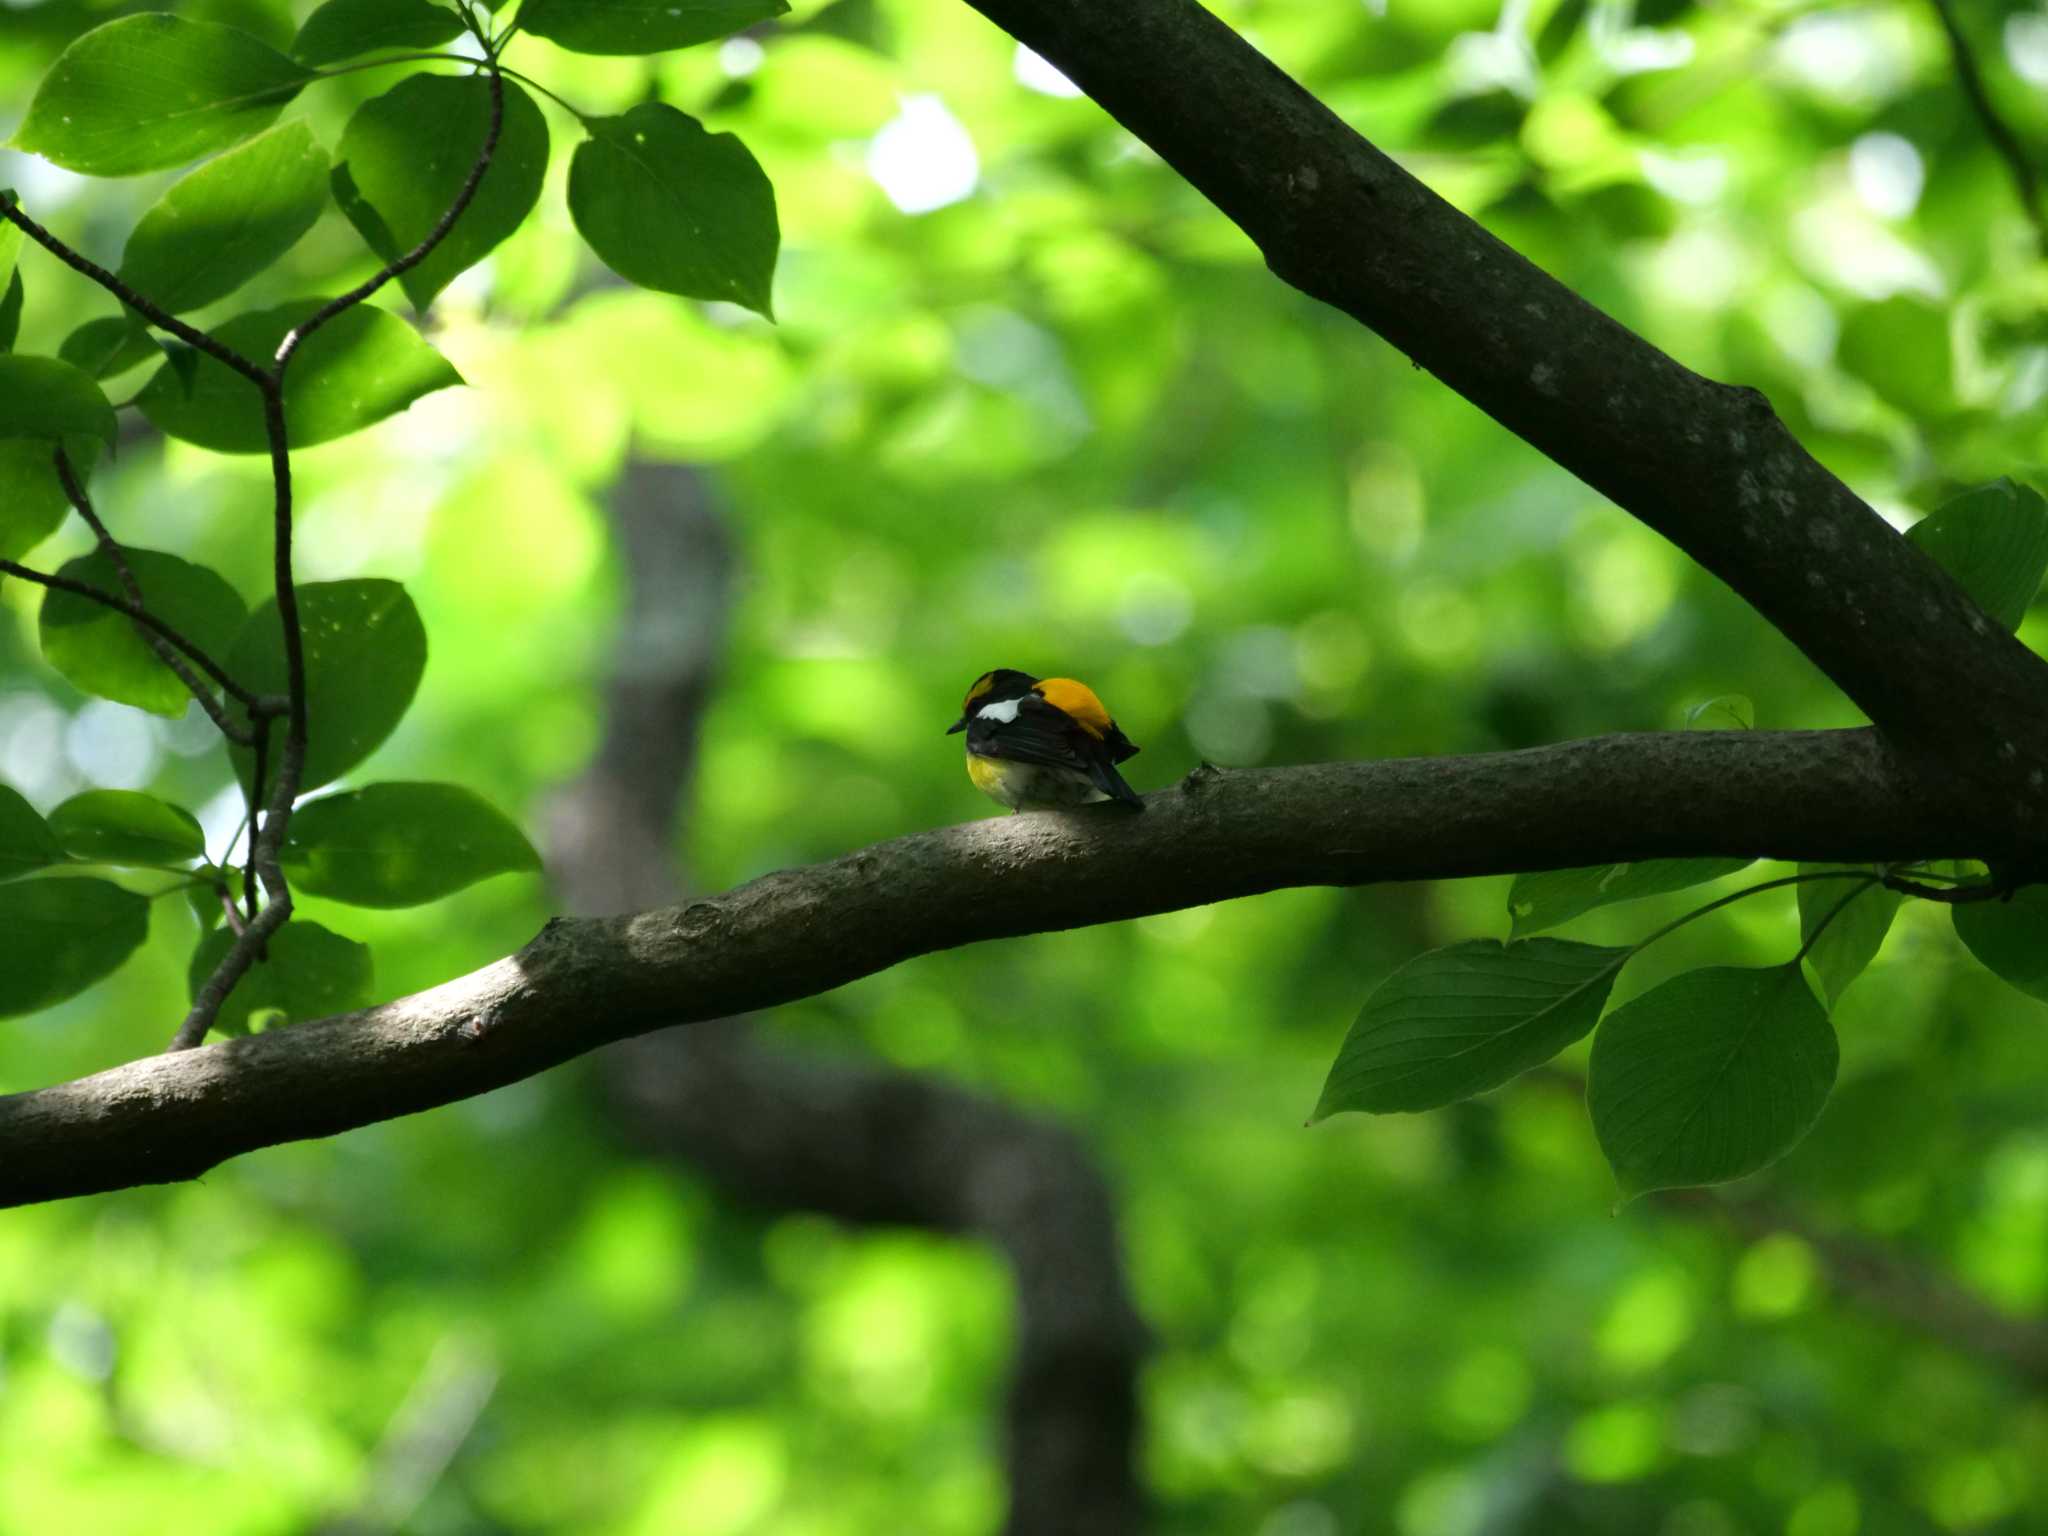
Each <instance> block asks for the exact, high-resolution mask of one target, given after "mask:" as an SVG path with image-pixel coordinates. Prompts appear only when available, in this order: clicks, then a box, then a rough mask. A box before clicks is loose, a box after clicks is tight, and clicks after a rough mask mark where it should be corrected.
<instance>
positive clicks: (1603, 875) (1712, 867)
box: [1508, 859, 1756, 939]
mask: <svg viewBox="0 0 2048 1536" xmlns="http://www.w3.org/2000/svg"><path fill="white" fill-rule="evenodd" d="M1754 862H1756V861H1755V860H1753V859H1644V860H1642V861H1641V862H1639V863H1635V864H1595V865H1593V866H1592V867H1591V868H1588V869H1552V870H1546V871H1544V872H1543V873H1542V874H1540V875H1517V876H1515V883H1514V885H1513V886H1512V887H1511V888H1510V889H1509V891H1508V916H1509V918H1510V919H1511V920H1512V929H1511V934H1512V937H1514V938H1518V939H1519V938H1521V937H1522V936H1523V935H1524V934H1530V933H1536V932H1539V931H1541V930H1542V929H1545V928H1555V927H1556V926H1557V925H1558V924H1559V923H1564V922H1569V921H1571V919H1573V918H1575V917H1578V916H1579V915H1580V914H1582V913H1586V912H1591V911H1592V910H1593V909H1594V908H1595V907H1605V906H1611V905H1613V904H1614V903H1615V902H1617V901H1635V900H1638V899H1639V898H1641V897H1644V896H1662V895H1664V894H1666V893H1667V892H1670V891H1682V890H1684V889H1685V888H1686V887H1687V886H1689V885H1702V884H1704V883H1705V882H1707V881H1709V880H1719V879H1720V878H1721V877H1722V876H1723V875H1732V874H1734V873H1735V872H1736V871H1737V870H1738V869H1747V868H1748V867H1749V866H1750V865H1751V864H1753V863H1754Z"/></svg>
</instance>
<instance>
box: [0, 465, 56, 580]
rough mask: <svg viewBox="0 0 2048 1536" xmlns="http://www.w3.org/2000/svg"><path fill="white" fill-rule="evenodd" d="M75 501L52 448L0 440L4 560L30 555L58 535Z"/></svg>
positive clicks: (1, 550)
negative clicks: (59, 476)
mask: <svg viewBox="0 0 2048 1536" xmlns="http://www.w3.org/2000/svg"><path fill="white" fill-rule="evenodd" d="M70 510H71V501H70V499H69V498H68V497H66V496H65V494H64V487H63V485H62V484H61V483H59V481H58V479H57V471H56V468H55V466H54V465H53V464H52V463H51V461H50V445H49V444H48V443H46V442H43V441H41V440H39V439H37V438H32V437H9V438H0V560H13V559H16V558H18V557H19V556H21V555H25V554H27V553H28V552H29V551H30V550H31V549H34V548H35V547H36V545H38V544H40V543H42V542H43V540H44V539H47V538H48V537H49V536H50V535H51V534H53V533H55V532H56V531H57V529H58V526H59V525H60V524H62V523H63V521H64V516H65V514H66V513H68V512H69V511H70Z"/></svg>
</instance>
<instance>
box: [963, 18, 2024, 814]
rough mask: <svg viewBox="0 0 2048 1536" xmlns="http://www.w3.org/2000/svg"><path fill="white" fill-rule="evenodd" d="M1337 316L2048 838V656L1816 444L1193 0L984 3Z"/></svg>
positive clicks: (1999, 808) (1897, 733) (1910, 744)
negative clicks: (1591, 290)
mask: <svg viewBox="0 0 2048 1536" xmlns="http://www.w3.org/2000/svg"><path fill="white" fill-rule="evenodd" d="M969 3H970V4H972V5H973V6H974V7H975V9H977V10H979V11H980V12H982V14H984V15H985V16H987V17H988V18H989V19H990V20H991V21H993V22H994V23H995V24H996V25H997V26H999V27H1001V28H1002V29H1003V30H1004V31H1006V32H1008V33H1010V34H1011V35H1012V36H1013V37H1015V38H1017V39H1018V40H1019V41H1021V42H1023V43H1025V44H1026V45H1028V46H1029V47H1031V48H1032V49H1033V50H1035V51H1036V52H1038V53H1040V54H1042V55H1044V56H1045V57H1046V58H1047V59H1049V60H1051V61H1052V62H1053V63H1054V64H1056V65H1057V66H1059V68H1060V69H1061V70H1063V71H1065V73H1066V74H1067V75H1068V76H1069V77H1070V78H1072V79H1073V80H1074V81H1075V82H1076V83H1077V84H1078V85H1080V86H1081V87H1082V89H1084V90H1085V91H1086V92H1087V93H1088V94H1089V95H1090V96H1091V97H1093V98H1094V99H1095V101H1096V102H1097V103H1099V104H1100V105H1101V106H1102V107H1103V108H1104V109H1105V110H1107V111H1108V112H1109V114H1110V115H1111V116H1112V117H1114V118H1115V119H1116V120H1117V121H1118V122H1119V123H1121V124H1123V125H1124V126H1125V127H1126V128H1128V129H1129V130H1130V131H1131V132H1132V133H1133V134H1135V135H1136V136H1137V137H1138V138H1139V139H1141V140H1143V141H1144V142H1145V143H1146V144H1147V145H1149V146H1150V147H1151V148H1152V149H1153V150H1155V151H1157V153H1158V154H1159V155H1160V157H1161V158H1162V159H1164V160H1165V161H1166V162H1167V163H1168V164H1170V165H1171V166H1173V168H1174V169H1175V170H1177V171H1179V172H1180V173H1181V174H1182V175H1184V176H1185V177H1187V179H1188V180H1189V181H1190V182H1192V183H1193V184H1194V185H1195V186H1196V187H1197V188H1198V189H1199V190H1200V191H1201V192H1202V193H1203V194H1204V195H1206V196H1207V197H1208V198H1209V199H1210V200H1211V201H1212V202H1214V203H1215V204H1216V206H1217V207H1218V208H1220V209H1221V210H1222V211H1223V212H1224V213H1225V214H1227V215H1228V216H1229V217H1230V218H1231V219H1232V220H1233V221H1234V222H1235V223H1236V224H1237V225H1238V226H1239V227H1240V228H1242V229H1243V230H1244V231H1245V233H1246V234H1248V235H1249V236H1250V237H1251V238H1252V239H1253V241H1255V242H1256V243H1257V244H1258V246H1259V248H1260V250H1261V251H1262V252H1263V253H1264V254H1265V257H1266V261H1267V264H1268V265H1269V266H1271V267H1272V269H1273V271H1274V272H1275V273H1276V274H1277V275H1278V276H1280V277H1281V278H1283V279H1285V280H1286V281H1288V282H1290V283H1292V284H1293V285H1294V286H1296V287H1297V288H1300V289H1301V290H1302V291H1303V292H1305V293H1307V294H1310V295H1312V296H1313V297H1315V298H1318V299H1321V300H1323V301H1324V302H1325V303H1328V304H1330V305H1332V306H1333V307H1335V308H1337V309H1340V310H1342V311H1344V312H1345V313H1346V314H1349V315H1351V316H1352V317H1354V318H1355V319H1357V320H1359V321H1360V322H1362V323H1363V324H1365V325H1366V326H1368V327H1370V328H1371V329H1372V330H1373V331H1375V332H1377V333H1378V334H1379V335H1380V336H1382V337H1384V338H1385V339H1386V340H1387V341H1389V342H1391V343H1393V345H1395V346H1396V347H1398V348H1400V349H1401V351H1403V352H1404V353H1406V354H1407V355H1408V356H1409V357H1410V358H1412V359H1413V360H1414V361H1415V362H1416V363H1417V364H1419V365H1420V366H1422V367H1424V368H1427V369H1428V370H1429V371H1430V372H1431V373H1433V374H1435V375H1436V376H1437V377H1438V378H1440V379H1442V380H1443V381H1444V382H1445V383H1446V384H1448V385H1449V386H1450V387H1451V388H1452V389H1454V390H1456V391H1457V392H1458V393H1459V394H1461V395H1463V396H1464V397H1465V398H1466V399H1468V400H1470V401H1471V402H1472V403H1473V404H1475V405H1477V406H1478V407H1479V408H1480V409H1482V410H1484V411H1485V412H1486V413H1487V414H1488V415H1490V416H1492V417H1493V418H1494V419H1495V420H1496V421H1498V422H1500V423H1501V424H1502V425H1503V426H1505V427H1507V428H1508V429H1509V430H1510V431H1512V432H1514V433H1516V434H1517V435H1518V436H1520V437H1522V438H1523V439H1525V440H1526V441H1527V442H1529V443H1530V444H1532V445H1533V446H1535V447H1536V448H1538V449H1540V450H1541V451H1542V452H1543V453H1545V454H1547V455H1548V456H1549V457H1550V458H1552V459H1553V460H1555V461H1556V462H1557V463H1558V464H1560V465H1562V466H1564V467H1565V468H1566V469H1568V470H1570V471H1571V472H1572V473H1573V474H1575V475H1577V476H1579V478H1581V479H1582V480H1584V481H1585V482H1586V483H1587V484H1588V485H1591V486H1593V487H1594V488H1595V489H1597V490H1599V491H1601V492H1602V493H1604V494H1605V495H1607V496H1609V497H1611V498H1612V499H1613V500H1614V501H1615V502H1616V503H1617V504H1618V505H1619V506H1621V507H1622V508H1623V509H1625V510H1626V511H1628V512H1630V513H1632V514H1633V515H1634V516H1636V517H1637V518H1639V519H1641V520H1642V521H1643V522H1644V523H1646V524H1648V525H1649V526H1650V527H1652V528H1654V529H1656V530H1657V531H1658V532H1659V533H1661V534H1663V535H1664V536H1665V537H1666V538H1668V539H1670V540H1671V541H1672V542H1673V543H1674V544H1676V545H1677V546H1678V547H1679V548H1680V549H1683V550H1684V551H1685V552H1686V553H1687V554H1689V555H1691V556H1692V557H1693V558H1694V559H1695V560H1697V561H1699V562H1700V564H1702V565H1704V566H1705V567H1706V568H1707V569H1708V570H1710V571H1712V572H1713V573H1714V574H1715V575H1717V576H1719V577H1720V578H1721V579H1722V580H1723V581H1725V582H1727V583H1728V585H1729V586H1730V587H1732V588H1734V590H1735V591H1736V592H1737V593H1739V594H1740V595H1741V596H1742V597H1743V598H1745V599H1746V600H1747V601H1748V602H1749V603H1751V604H1752V605H1753V606H1754V607H1755V608H1756V609H1757V610H1758V611H1759V612H1760V613H1762V614H1763V616H1764V617H1765V618H1766V619H1768V620H1769V621H1770V622H1771V623H1772V624H1774V625H1776V626H1777V627H1778V628H1779V629H1780V630H1781V631H1782V632H1783V633H1784V634H1785V635H1786V636H1787V637H1788V638H1789V639H1790V640H1791V641H1792V642H1793V643H1794V644H1796V645H1797V646H1798V647H1799V648H1800V649H1801V650H1802V651H1804V652H1805V653H1806V654H1807V656H1809V657H1810V658H1811V659H1812V660H1813V661H1814V662H1815V664H1816V665H1818V666H1819V667H1820V668H1821V669H1822V670H1823V671H1824V672H1826V673H1827V674H1828V676H1829V677H1831V678H1832V679H1833V680H1834V681H1835V683H1836V684H1837V685H1838V686H1840V687H1841V689H1842V690H1843V691H1844V692H1845V693H1846V694H1848V696H1849V697H1850V698H1851V699H1852V700H1854V701H1855V703H1856V704H1857V706H1858V707H1859V708H1860V709H1862V710H1863V711H1864V713H1865V714H1867V715H1868V716H1869V717H1870V719H1871V720H1872V721H1873V722H1874V723H1875V724H1876V725H1878V726H1879V727H1880V728H1881V729H1883V730H1884V731H1885V732H1886V733H1887V735H1889V736H1890V737H1891V738H1892V740H1894V741H1895V742H1897V743H1898V744H1899V745H1900V746H1901V747H1902V748H1903V749H1904V750H1906V751H1908V752H1910V753H1912V754H1913V755H1915V756H1916V757H1919V758H1922V759H1924V760H1929V761H1939V762H1941V763H1942V764H1944V765H1945V766H1946V767H1947V768H1948V769H1949V770H1950V771H1951V772H1954V773H1957V774H1959V775H1961V776H1962V777H1964V778H1965V779H1966V780H1969V781H1972V782H1973V783H1974V786H1975V787H1974V789H1973V791H1972V793H1971V794H1970V795H1969V796H1968V798H1971V799H1974V801H1975V803H1976V806H1977V808H1978V810H1979V812H1980V814H1982V815H1983V816H1984V817H1985V820H1986V825H1987V826H1990V825H1993V824H1994V823H2000V824H2003V825H2006V826H2008V827H2016V828H2017V829H2018V832H2019V834H2020V835H2021V836H2023V837H2024V838H2025V839H2026V840H2028V841H2031V842H2034V843H2037V844H2048V773H2044V772H2043V771H2041V770H2039V769H2038V768H2036V767H2035V766H2034V765H2037V764H2040V763H2042V762H2044V761H2048V666H2044V665H2043V664H2042V662H2041V661H2040V660H2039V658H2037V657H2035V656H2034V655H2032V654H2031V653H2030V652H2029V651H2027V650H2026V648H2025V647H2023V646H2022V645H2020V644H2019V642H2018V641H2017V640H2015V639H2014V638H2013V637H2012V636H2011V635H2010V634H2007V633H2005V632H2004V631H2003V630H2002V629H2001V628H2000V627H1999V626H1998V625H1996V624H1995V623H1993V622H1992V621H1991V620H1989V619H1988V618H1986V616H1985V615H1984V614H1983V613H1982V612H1981V611H1980V610H1979V609H1978V608H1977V606H1976V605H1975V604H1974V603H1973V602H1971V601H1970V600H1969V598H1968V597H1966V596H1965V595H1964V594H1963V592H1962V590H1961V589H1960V588H1958V587H1957V586H1956V585H1955V584H1954V583H1953V582H1952V581H1950V580H1949V578H1948V577H1947V575H1946V574H1945V573H1944V572H1942V571H1941V570H1939V569H1938V568H1937V567H1936V566H1935V565H1934V563H1933V562H1932V561H1930V560H1928V559H1926V558H1925V557H1924V556H1922V555H1921V554H1920V553H1919V551H1918V550H1916V549H1914V548H1913V547H1912V546H1911V545H1910V544H1908V543H1907V542H1906V541H1905V540H1904V539H1902V538H1900V537H1899V536H1898V535H1897V534H1896V533H1894V532H1893V531H1892V529H1891V527H1890V526H1889V525H1888V524H1887V523H1885V521H1884V520H1883V519H1882V518H1880V517H1879V516H1878V515H1877V514H1876V513H1875V512H1874V511H1872V510H1871V509H1870V508H1869V507H1868V506H1866V505H1865V504H1864V503H1863V502H1862V501H1861V500H1860V499H1859V498H1858V497H1857V496H1856V495H1855V494H1854V493H1853V492H1852V491H1850V490H1849V488H1848V487H1847V486H1845V485H1843V484H1842V482H1841V481H1839V480H1837V479H1836V478H1835V477H1834V476H1833V475H1831V474H1830V473H1828V471H1827V470H1825V469H1824V468H1822V467H1821V465H1820V464H1819V463H1818V462H1817V461H1816V460H1815V459H1814V458H1813V457H1812V456H1811V455H1810V454H1808V453H1807V452H1806V450H1805V449H1804V448H1802V447H1801V446H1800V445H1799V443H1798V442H1797V441H1796V440H1794V438H1793V437H1792V435H1791V434H1790V433H1789V432H1788V431H1787V430H1786V429H1785V427H1784V425H1783V424H1782V423H1781V422H1780V421H1779V420H1778V418H1777V417H1776V415H1775V414H1774V413H1773V412H1772V410H1771V408H1770V405H1769V404H1768V402H1767V401H1766V400H1765V399H1764V397H1763V396H1762V395H1761V394H1759V393H1758V392H1757V391H1755V390H1753V389H1742V388H1731V387H1729V386H1727V385H1724V384H1717V383H1714V382H1713V381H1711V380H1708V379H1704V378H1702V377H1700V376H1699V375H1698V374H1696V373H1693V372H1692V371H1691V370H1689V369H1687V368H1685V367H1683V366H1681V365H1680V364H1679V363H1677V362H1675V361H1673V360H1672V359H1671V358H1670V357H1667V356H1666V355H1665V354H1664V353H1662V352H1660V351H1659V350H1658V349H1657V348H1656V347H1654V346H1652V345H1651V344H1650V343H1649V342H1647V341H1645V340H1644V339H1643V338H1642V337H1640V336H1637V335H1636V334H1634V333H1633V332H1632V331H1630V330H1629V329H1628V328H1627V327H1625V326H1623V325H1622V324H1620V323H1619V322H1618V321H1616V320H1614V319H1612V318H1611V317H1609V316H1608V315H1606V314H1604V313H1602V312H1601V311H1600V310H1599V309H1597V308H1595V307H1594V306H1593V305H1591V304H1589V303H1587V302H1586V301H1585V300H1584V299H1582V298H1580V297H1579V296H1578V295H1577V294H1575V293H1573V292H1572V291H1571V290H1570V289H1568V288H1566V287H1565V286H1564V285H1563V284H1562V283H1559V282H1558V281H1557V280H1556V279H1554V278H1552V277H1551V276H1549V275H1548V274H1547V273H1545V272H1543V271H1541V270H1540V269H1539V268H1537V267H1536V266H1534V265H1533V264H1532V263H1530V262H1529V261H1527V260H1525V259H1524V258H1523V257H1522V256H1520V255H1519V254H1517V253H1516V252H1515V251H1513V250H1511V249H1509V248H1508V247H1507V246H1506V245H1504V244H1502V243H1501V242H1500V241H1499V240H1497V239H1495V238H1494V237H1493V236H1492V235H1491V234H1489V233H1488V232H1487V231H1486V230H1484V229H1483V228H1481V227H1480V226H1479V225H1478V224H1477V223H1475V222H1474V221H1473V220H1472V219H1470V218H1468V217H1467V216H1466V215H1464V214H1463V213H1460V212H1459V211H1458V210H1457V209H1455V208H1453V207H1452V206H1451V205H1450V204H1449V203H1447V202H1445V201H1444V200H1443V199H1442V198H1440V197H1438V196H1437V195H1436V194H1435V193H1434V192H1432V191H1430V190H1429V188H1427V187H1425V186H1424V185H1423V184H1422V183H1421V182H1419V181H1417V180H1416V179H1415V178H1414V177H1413V176H1411V175H1409V174H1408V173H1407V172H1406V171H1405V170H1403V169H1402V168H1401V167H1400V166H1399V165H1397V164H1396V163H1395V162H1394V161H1393V160H1392V159H1390V158H1389V157H1388V156H1386V155H1385V154H1383V153H1381V152H1380V151H1379V150H1378V149H1376V148H1374V147H1373V146H1372V145H1371V144H1369V143H1367V142H1366V141H1365V140H1364V139H1363V138H1361V137H1359V135H1358V134H1356V133H1354V132H1353V131H1352V130H1351V129H1350V128H1349V127H1348V126H1346V124H1345V123H1344V122H1343V121H1342V120H1341V119H1340V118H1338V117H1337V116H1336V114H1334V113H1333V112H1331V111H1330V110H1329V109H1328V108H1327V107H1325V106H1324V105H1323V104H1322V103H1321V102H1319V101H1317V100H1316V99H1315V97H1313V96H1312V95H1310V94H1309V93H1308V92H1307V91H1306V90H1304V89H1303V88H1302V87H1301V86H1300V85H1298V84H1297V83H1296V82H1295V81H1293V80H1292V79H1290V78H1288V76H1287V75H1285V74H1284V73H1282V72H1281V71H1280V70H1279V69H1277V68H1276V67H1274V65H1273V64H1271V63H1270V62H1268V61H1267V60H1266V59H1265V58H1263V57H1262V56H1261V55H1260V54H1259V53H1258V52H1257V51H1256V50H1255V49H1254V48H1253V47H1252V46H1251V45H1250V44H1249V43H1247V42H1246V41H1245V40H1244V39H1243V38H1241V37H1239V36H1238V35H1237V34H1236V33H1235V32H1233V31H1231V29H1230V28H1229V27H1227V26H1225V25H1224V24H1223V23H1222V22H1221V21H1219V20H1217V19H1216V18H1215V17H1214V16H1212V15H1210V14H1209V13H1208V12H1207V11H1205V10H1203V9H1202V7H1201V6H1200V5H1199V4H1197V3H1196V0H1120V3H1118V4H1115V5H1104V4H1102V3H1101V0H969Z"/></svg>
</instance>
